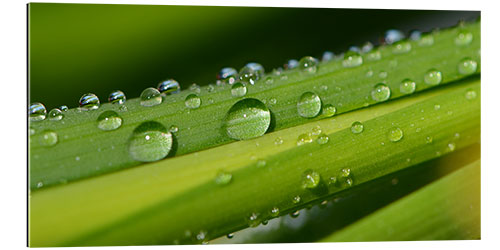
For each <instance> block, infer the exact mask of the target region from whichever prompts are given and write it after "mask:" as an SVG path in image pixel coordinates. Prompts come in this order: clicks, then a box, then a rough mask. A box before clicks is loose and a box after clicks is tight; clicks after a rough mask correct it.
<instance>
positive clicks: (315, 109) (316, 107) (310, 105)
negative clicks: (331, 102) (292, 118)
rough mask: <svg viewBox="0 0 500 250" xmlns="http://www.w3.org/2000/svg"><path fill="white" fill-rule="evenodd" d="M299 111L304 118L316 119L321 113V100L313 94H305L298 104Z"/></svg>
mask: <svg viewBox="0 0 500 250" xmlns="http://www.w3.org/2000/svg"><path fill="white" fill-rule="evenodd" d="M297 111H298V113H299V115H300V116H302V117H304V118H313V117H316V116H317V115H318V114H319V112H320V111H321V99H320V98H319V96H318V95H316V94H315V93H312V92H305V93H304V94H302V95H301V96H300V99H299V101H298V102H297Z"/></svg>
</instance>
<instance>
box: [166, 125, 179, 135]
mask: <svg viewBox="0 0 500 250" xmlns="http://www.w3.org/2000/svg"><path fill="white" fill-rule="evenodd" d="M168 131H170V133H177V132H178V131H179V127H177V126H175V125H172V126H170V128H169V129H168Z"/></svg>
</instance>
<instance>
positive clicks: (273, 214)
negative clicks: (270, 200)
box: [271, 207, 280, 217]
mask: <svg viewBox="0 0 500 250" xmlns="http://www.w3.org/2000/svg"><path fill="white" fill-rule="evenodd" d="M279 214H280V209H279V208H278V207H273V208H272V209H271V215H272V216H273V217H277V216H278V215H279Z"/></svg>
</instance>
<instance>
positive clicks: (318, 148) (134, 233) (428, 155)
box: [30, 78, 480, 246]
mask: <svg viewBox="0 0 500 250" xmlns="http://www.w3.org/2000/svg"><path fill="white" fill-rule="evenodd" d="M472 93H474V94H475V95H473V94H472ZM473 97H474V98H473ZM479 111H480V81H479V80H478V79H477V78H471V79H469V80H466V81H462V82H461V83H457V84H453V85H449V86H447V87H444V88H438V89H436V90H434V91H426V92H422V93H420V94H418V95H414V96H410V97H408V98H402V99H400V100H396V101H393V102H388V103H385V104H382V105H377V106H374V107H371V108H369V109H361V110H358V111H355V112H350V113H346V114H343V115H341V116H338V117H335V118H329V119H324V120H320V121H315V122H311V123H308V124H305V125H301V126H296V127H292V128H288V129H284V130H281V131H276V132H274V133H270V134H267V135H264V136H262V137H259V138H256V139H253V140H248V141H241V142H236V143H231V144H228V145H224V146H220V147H217V148H213V149H209V150H205V151H201V152H196V153H193V154H189V155H185V156H180V157H175V158H172V159H166V160H163V161H159V162H155V163H150V164H145V165H143V166H141V167H138V168H131V169H128V170H124V171H118V172H115V173H112V174H109V175H102V176H99V177H94V178H89V179H86V180H82V181H78V182H74V183H70V184H67V185H60V186H55V187H52V188H47V189H43V190H39V191H37V192H33V193H31V196H30V245H32V246H54V245H55V246H68V245H142V244H172V243H174V242H180V243H192V242H201V241H205V240H209V239H213V238H216V237H219V236H221V235H225V234H227V233H230V232H233V231H236V230H239V229H242V228H244V227H247V226H249V225H250V226H254V225H256V224H258V223H259V222H261V221H262V220H265V219H269V218H270V217H272V215H271V210H272V208H273V207H278V208H279V210H280V214H287V213H289V212H291V211H295V210H297V209H300V208H301V207H304V206H306V205H307V204H308V203H314V202H318V201H320V200H322V199H324V198H325V197H327V196H330V195H333V194H335V193H338V192H340V191H342V190H345V189H346V188H349V187H350V185H351V186H356V185H360V184H362V183H366V182H369V181H371V180H374V179H376V178H379V177H381V176H384V175H387V174H390V173H393V172H395V171H398V170H401V169H404V168H407V167H410V166H412V165H415V164H418V163H421V162H425V161H427V160H430V159H433V158H436V157H438V156H440V155H444V154H447V153H449V152H452V151H454V150H458V149H460V148H463V147H466V146H468V145H471V144H474V143H477V142H478V141H479V129H480V128H479V127H480V126H479V123H480V119H479V116H480V112H479ZM354 121H361V122H362V123H363V124H364V131H363V132H362V133H360V134H354V133H352V132H351V124H352V123H353V122H354ZM318 127H319V129H321V133H324V134H325V135H327V136H328V137H329V141H328V142H327V143H325V144H320V143H317V138H316V137H318V136H313V138H312V139H313V141H312V142H311V143H306V144H304V145H301V146H297V138H298V137H300V136H301V135H302V134H307V133H311V131H313V132H319V131H318V130H319V129H318ZM393 127H398V128H400V129H401V130H402V131H403V132H404V136H403V138H402V139H401V140H399V141H397V142H391V141H390V140H389V138H388V134H387V133H388V131H390V129H391V128H393ZM429 137H432V142H430V140H429ZM279 138H281V139H282V140H283V143H281V144H280V143H277V144H276V142H277V140H276V139H279ZM278 141H279V140H278ZM257 155H258V157H259V158H256V156H257ZM221 156H223V157H221ZM347 168H348V169H350V174H348V176H347V177H344V176H343V175H345V173H346V171H345V170H343V169H347ZM311 170H312V171H314V172H316V173H317V174H319V175H320V176H321V178H320V179H321V181H320V183H319V185H318V186H317V187H316V188H313V189H304V188H303V186H302V184H303V180H304V177H303V174H304V173H305V172H307V171H311ZM220 171H224V172H225V173H227V174H230V176H231V179H230V182H229V183H227V184H226V185H221V184H217V183H216V181H215V180H216V179H217V178H216V176H218V174H220ZM347 172H349V171H347ZM330 177H337V183H335V184H333V185H329V184H328V180H329V179H330ZM349 179H350V181H349ZM296 196H300V198H301V199H300V202H298V203H296V202H294V199H293V198H294V197H296ZM117 208H119V209H117ZM254 215H255V216H254ZM254 217H256V218H254ZM250 218H254V219H252V220H250ZM47 225H51V226H50V227H47ZM202 236H203V237H202Z"/></svg>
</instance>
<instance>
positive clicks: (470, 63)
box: [458, 58, 477, 75]
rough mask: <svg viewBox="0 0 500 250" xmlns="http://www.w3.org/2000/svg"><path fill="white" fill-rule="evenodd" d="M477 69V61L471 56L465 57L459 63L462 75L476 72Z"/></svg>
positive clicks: (459, 70)
mask: <svg viewBox="0 0 500 250" xmlns="http://www.w3.org/2000/svg"><path fill="white" fill-rule="evenodd" d="M476 70H477V62H476V61H474V60H472V59H470V58H465V59H463V60H462V61H460V63H458V72H459V73H460V74H462V75H470V74H474V73H476Z"/></svg>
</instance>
